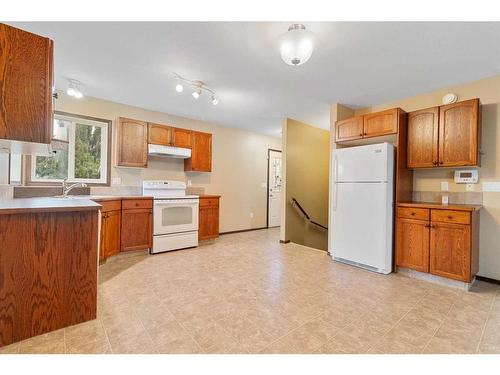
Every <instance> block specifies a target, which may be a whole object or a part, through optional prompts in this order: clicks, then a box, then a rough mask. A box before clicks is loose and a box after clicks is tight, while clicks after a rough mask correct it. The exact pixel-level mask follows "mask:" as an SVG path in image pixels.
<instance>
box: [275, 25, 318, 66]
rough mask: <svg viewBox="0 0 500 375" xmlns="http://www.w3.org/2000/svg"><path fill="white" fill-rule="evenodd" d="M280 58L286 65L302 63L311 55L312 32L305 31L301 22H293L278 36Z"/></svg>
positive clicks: (312, 44)
mask: <svg viewBox="0 0 500 375" xmlns="http://www.w3.org/2000/svg"><path fill="white" fill-rule="evenodd" d="M279 44H280V54H281V59H282V60H283V61H284V62H285V63H286V64H288V65H293V66H297V65H302V64H304V63H306V62H307V60H309V58H310V57H311V55H312V53H313V50H314V44H315V37H314V33H312V32H310V31H307V30H306V27H305V26H304V25H302V24H301V23H293V24H291V25H290V27H289V28H288V31H287V32H286V33H284V34H283V35H281V36H280V38H279Z"/></svg>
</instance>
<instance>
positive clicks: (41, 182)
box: [25, 111, 113, 186]
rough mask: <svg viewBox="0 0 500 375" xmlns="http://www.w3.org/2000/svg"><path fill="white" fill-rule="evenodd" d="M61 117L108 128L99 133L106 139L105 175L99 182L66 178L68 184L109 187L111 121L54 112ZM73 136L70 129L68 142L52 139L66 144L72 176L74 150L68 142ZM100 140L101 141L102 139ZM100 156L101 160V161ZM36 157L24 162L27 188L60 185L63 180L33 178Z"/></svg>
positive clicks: (73, 133)
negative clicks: (82, 183)
mask: <svg viewBox="0 0 500 375" xmlns="http://www.w3.org/2000/svg"><path fill="white" fill-rule="evenodd" d="M56 115H57V116H61V117H67V118H70V119H81V120H86V121H89V122H94V123H96V124H95V125H96V126H100V125H99V123H101V124H102V127H103V128H104V127H106V126H107V128H108V131H107V132H106V131H102V132H101V137H103V138H104V137H106V142H105V144H106V153H105V155H104V157H105V163H104V165H105V166H106V173H105V174H104V176H102V178H101V180H99V181H96V180H89V179H82V178H72V179H70V178H68V182H84V183H86V184H87V185H88V186H110V185H111V147H112V134H113V133H112V121H111V120H106V119H101V118H97V117H92V116H86V115H79V114H75V113H69V112H62V111H54V116H56ZM74 136H75V128H74V127H73V129H70V131H69V134H68V140H67V141H66V140H60V139H55V138H52V141H54V142H60V143H66V144H68V174H70V172H71V168H73V174H74V159H73V161H72V160H71V157H72V155H73V153H74V150H71V148H70V147H69V144H70V140H71V139H73V142H74ZM103 138H101V139H103ZM102 156H103V155H101V159H102ZM35 157H36V156H34V155H33V156H30V157H28V158H26V159H27V161H26V169H25V175H26V184H27V185H29V186H53V185H57V186H58V185H60V184H61V182H62V181H63V180H61V179H35V178H33V176H34V169H35V163H34V160H35Z"/></svg>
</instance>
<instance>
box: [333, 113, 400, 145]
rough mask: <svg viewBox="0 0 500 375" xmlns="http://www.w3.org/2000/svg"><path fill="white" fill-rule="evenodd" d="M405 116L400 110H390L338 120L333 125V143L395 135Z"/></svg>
mask: <svg viewBox="0 0 500 375" xmlns="http://www.w3.org/2000/svg"><path fill="white" fill-rule="evenodd" d="M405 115H406V112H404V111H403V110H402V109H401V108H392V109H388V110H385V111H381V112H375V113H370V114H367V115H363V116H356V117H351V118H348V119H345V120H339V121H337V122H336V123H335V142H345V141H352V140H357V139H363V138H371V137H380V136H385V135H391V134H397V133H398V130H399V125H400V122H401V117H402V116H405Z"/></svg>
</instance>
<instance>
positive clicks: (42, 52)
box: [0, 24, 53, 143]
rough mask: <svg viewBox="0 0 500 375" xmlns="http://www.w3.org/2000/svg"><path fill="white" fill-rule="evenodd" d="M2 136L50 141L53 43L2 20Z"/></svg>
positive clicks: (0, 132) (0, 27) (0, 86)
mask: <svg viewBox="0 0 500 375" xmlns="http://www.w3.org/2000/svg"><path fill="white" fill-rule="evenodd" d="M0 77H1V78H0V139H11V140H18V141H25V142H36V143H50V140H51V138H52V86H53V43H52V41H51V40H50V39H48V38H44V37H41V36H38V35H35V34H32V33H29V32H26V31H23V30H20V29H17V28H15V27H11V26H7V25H5V24H0Z"/></svg>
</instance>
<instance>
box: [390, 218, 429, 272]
mask: <svg viewBox="0 0 500 375" xmlns="http://www.w3.org/2000/svg"><path fill="white" fill-rule="evenodd" d="M396 231H397V232H396V265H397V266H399V267H406V268H411V269H414V270H417V271H420V272H429V222H428V221H423V220H411V219H401V218H398V219H397V222H396Z"/></svg>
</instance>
